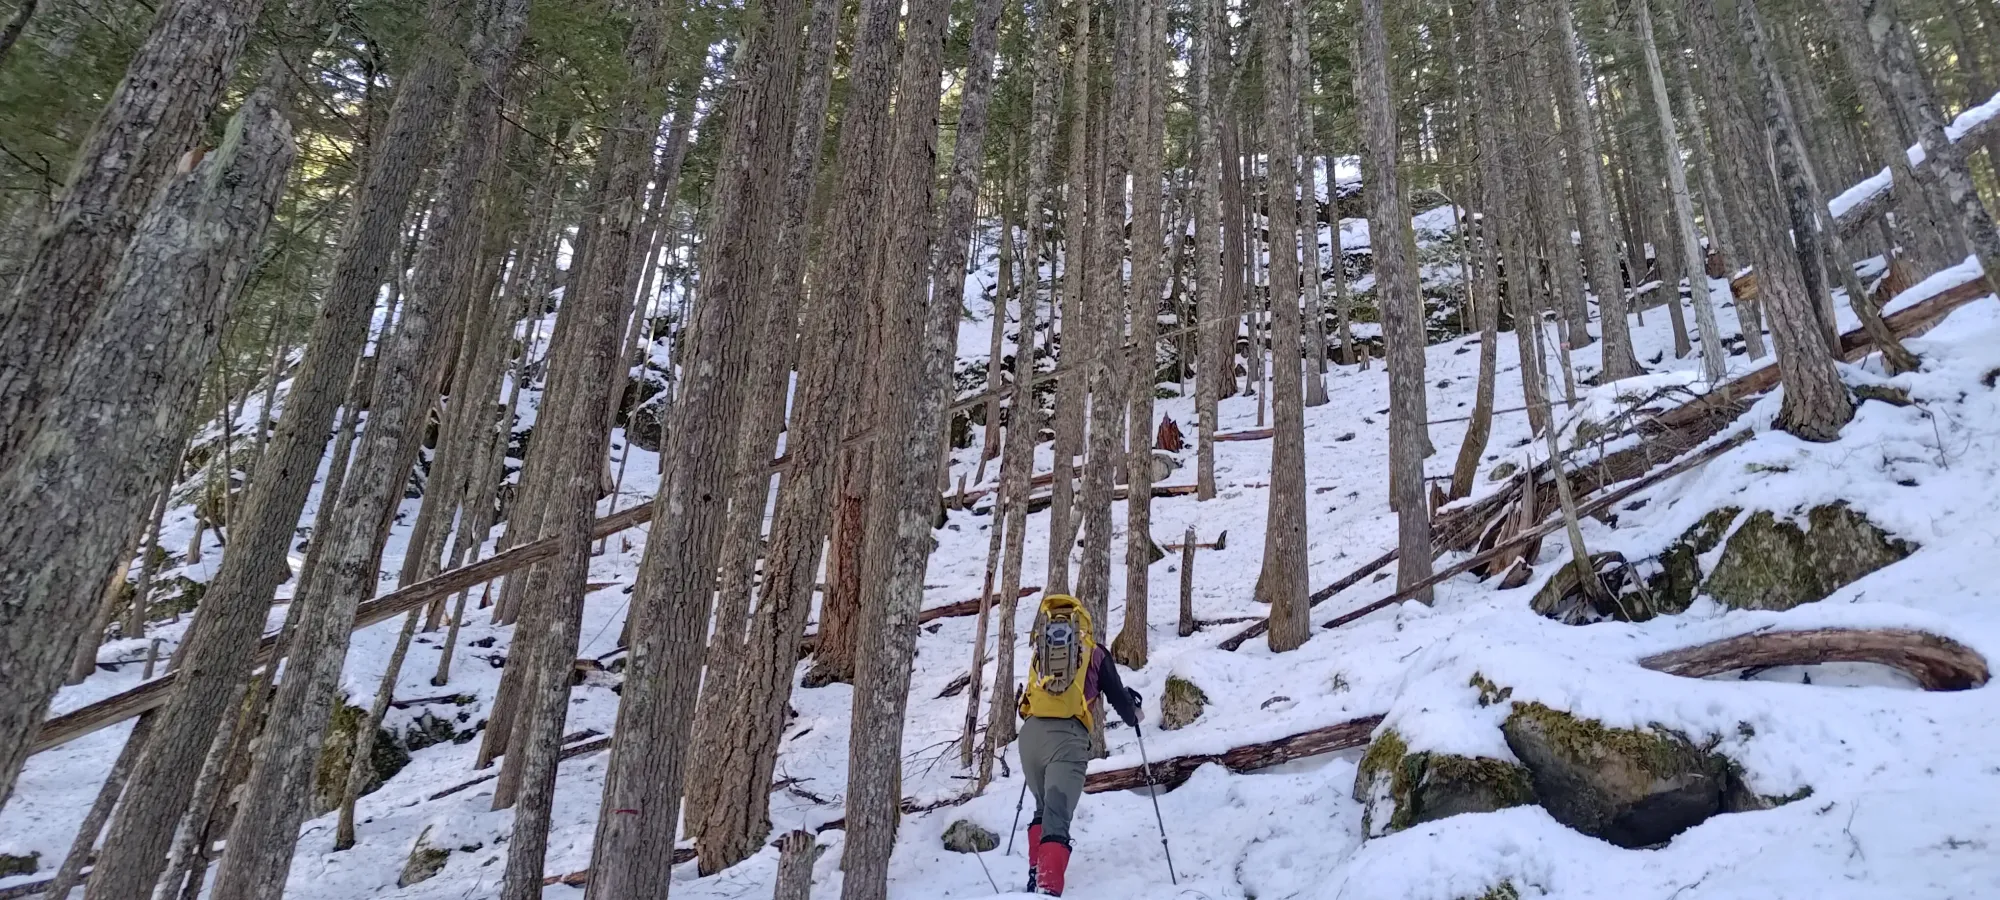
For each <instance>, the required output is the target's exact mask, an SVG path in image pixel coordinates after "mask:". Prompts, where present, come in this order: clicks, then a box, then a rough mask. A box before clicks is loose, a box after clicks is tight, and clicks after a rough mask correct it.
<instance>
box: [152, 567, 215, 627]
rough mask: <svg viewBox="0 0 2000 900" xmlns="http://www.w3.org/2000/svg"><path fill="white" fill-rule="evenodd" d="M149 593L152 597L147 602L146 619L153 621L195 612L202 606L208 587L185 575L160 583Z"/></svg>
mask: <svg viewBox="0 0 2000 900" xmlns="http://www.w3.org/2000/svg"><path fill="white" fill-rule="evenodd" d="M147 593H149V594H151V595H152V596H151V597H150V598H148V599H147V602H146V618H148V619H150V620H152V621H159V620H160V619H167V618H172V617H174V616H179V615H185V614H187V613H191V612H194V610H195V607H198V606H200V605H201V598H202V597H203V596H205V595H207V593H208V585H207V584H205V583H203V582H199V581H195V580H194V579H192V578H189V577H187V576H185V575H175V576H174V577H172V578H168V579H165V580H163V581H161V582H158V583H157V584H156V586H155V587H154V588H153V589H152V590H150V591H148V592H147Z"/></svg>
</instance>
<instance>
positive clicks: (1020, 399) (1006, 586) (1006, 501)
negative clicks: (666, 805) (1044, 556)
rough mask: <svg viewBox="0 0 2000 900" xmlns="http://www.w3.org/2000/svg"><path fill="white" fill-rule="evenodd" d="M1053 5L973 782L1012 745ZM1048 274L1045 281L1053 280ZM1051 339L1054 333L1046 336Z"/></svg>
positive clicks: (1034, 152) (1039, 78)
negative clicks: (1001, 540) (994, 626)
mask: <svg viewBox="0 0 2000 900" xmlns="http://www.w3.org/2000/svg"><path fill="white" fill-rule="evenodd" d="M1054 20H1055V4H1054V3H1053V2H1038V3H1031V4H1029V5H1028V25H1029V29H1028V30H1029V32H1030V33H1031V34H1033V35H1034V36H1035V38H1034V40H1035V43H1034V54H1033V62H1032V63H1031V69H1032V78H1033V81H1034V85H1033V88H1032V90H1031V93H1032V96H1031V98H1030V114H1031V119H1030V123H1029V131H1028V190H1027V196H1026V197H1024V198H1023V213H1024V219H1023V222H1022V225H1023V228H1022V230H1023V232H1024V233H1025V234H1026V235H1027V244H1026V246H1025V248H1024V249H1023V252H1022V254H1021V259H1022V261H1023V263H1024V265H1023V269H1022V271H1023V273H1024V275H1023V277H1022V279H1021V288H1022V290H1021V331H1020V337H1019V338H1018V339H1017V340H1016V341H1015V346H1014V401H1013V404H1012V405H1011V406H1010V407H1009V409H1008V411H1007V448H1006V451H1005V454H1004V455H1003V456H1002V457H1001V459H1000V498H999V502H1000V503H1001V504H1002V505H1004V506H1005V507H1006V511H1007V526H1006V527H1007V535H1006V543H1005V545H1004V546H1003V547H1002V549H1001V556H1000V609H999V610H998V612H996V613H995V615H996V616H997V617H998V619H999V628H998V630H997V631H996V632H995V633H994V641H993V647H994V655H993V705H992V707H991V709H990V710H989V711H988V712H987V714H986V721H987V726H986V752H985V753H984V754H983V755H982V756H981V757H980V762H979V780H980V781H981V782H982V783H984V782H988V781H990V780H991V779H992V775H993V759H994V757H997V756H1000V755H1002V752H1003V751H1004V749H1005V748H1006V746H1007V744H1008V743H1010V742H1012V741H1013V739H1014V727H1015V722H1016V712H1015V708H1014V644H1015V637H1014V635H1015V618H1016V616H1015V612H1016V604H1017V603H1018V602H1019V599H1020V595H1021V565H1022V560H1021V557H1022V551H1023V548H1024V547H1025V546H1026V543H1027V531H1028V493H1029V491H1030V484H1031V476H1032V474H1033V473H1034V469H1035V443H1036V440H1037V437H1036V435H1037V434H1038V433H1039V432H1040V430H1041V406H1040V404H1039V402H1038V401H1037V400H1036V399H1035V392H1034V390H1033V387H1032V385H1033V384H1034V376H1035V308H1036V305H1037V304H1038V302H1039V300H1038V298H1037V297H1036V291H1037V290H1038V289H1039V287H1040V285H1041V284H1042V283H1043V282H1042V277H1041V268H1042V257H1043V255H1044V254H1043V250H1044V244H1043V242H1044V240H1045V239H1046V237H1047V235H1048V222H1047V220H1046V218H1045V216H1046V215H1047V212H1046V209H1045V207H1046V201H1047V198H1048V195H1049V193H1050V186H1049V161H1050V157H1051V156H1053V155H1054V145H1055V128H1056V122H1055V118H1056V92H1057V90H1058V89H1059V85H1058V80H1059V79H1060V78H1061V76H1062V73H1061V70H1060V69H1058V68H1057V66H1058V64H1059V62H1058V61H1059V54H1058V53H1057V52H1056V42H1057V40H1058V39H1059V36H1058V34H1057V29H1056V26H1055V21H1054ZM1053 274H1054V273H1053V272H1051V275H1052V276H1053ZM1048 285H1049V305H1050V306H1051V307H1053V306H1054V305H1055V290H1056V285H1055V280H1054V278H1053V277H1051V278H1050V279H1049V281H1048ZM1050 333H1051V335H1053V334H1054V332H1053V330H1051V332H1050Z"/></svg>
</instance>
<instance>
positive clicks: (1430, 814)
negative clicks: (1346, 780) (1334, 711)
mask: <svg viewBox="0 0 2000 900" xmlns="http://www.w3.org/2000/svg"><path fill="white" fill-rule="evenodd" d="M1354 799H1355V800H1356V801H1357V802H1359V803H1360V804H1361V829H1362V833H1363V834H1364V835H1365V836H1367V837H1381V836H1383V835H1385V834H1390V833H1393V832H1397V831H1401V830H1403V829H1405V828H1408V827H1410V826H1412V825H1419V824H1422V823H1424V822H1431V821H1435V820H1437V819H1442V818H1445V817H1446V816H1455V815H1458V814H1460V813H1479V812H1493V811H1495V810H1501V809H1506V808H1508V807H1510V806H1526V805H1528V804H1531V803H1534V802H1535V795H1534V791H1533V789H1532V788H1531V787H1530V785H1529V781H1528V772H1527V770H1526V769H1524V768H1522V767H1521V766H1520V765H1519V764H1518V763H1514V762H1510V761H1508V760H1502V759H1493V758H1490V757H1483V756H1480V757H1472V756H1459V755H1456V754H1450V753H1437V752H1431V751H1417V752H1414V753H1413V752H1411V751H1410V749H1409V745H1408V744H1407V743H1406V742H1405V741H1404V740H1403V737H1402V735H1400V734H1398V733H1396V731H1395V730H1393V729H1391V730H1388V731H1384V732H1382V734H1381V735H1379V736H1377V737H1376V738H1375V740H1374V742H1373V743H1371V744H1369V745H1368V752H1367V753H1366V754H1365V755H1364V756H1362V758H1361V765H1360V767H1359V768H1358V769H1357V770H1356V771H1355V774H1354Z"/></svg>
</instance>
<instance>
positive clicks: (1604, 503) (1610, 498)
mask: <svg viewBox="0 0 2000 900" xmlns="http://www.w3.org/2000/svg"><path fill="white" fill-rule="evenodd" d="M1750 437H1751V432H1748V431H1745V432H1743V433H1741V434H1738V435H1736V436H1734V437H1731V438H1730V439H1728V440H1726V441H1723V442H1721V443H1719V444H1716V445H1715V446H1713V447H1710V448H1708V449H1707V450H1703V451H1702V452H1700V453H1697V454H1695V455H1693V456H1690V457H1688V458H1686V459H1683V460H1681V461H1680V462H1677V463H1675V464H1673V465H1671V466H1668V467H1666V468H1664V469H1661V470H1659V471H1658V472H1654V473H1653V474H1650V475H1647V476H1646V477H1644V478H1641V479H1639V480H1638V481H1635V482H1633V483H1631V484H1629V485H1626V486H1625V487H1622V488H1619V489H1618V490H1615V491H1612V492H1611V493H1609V494H1606V495H1604V496H1602V497H1599V498H1597V499H1596V500H1592V501H1590V502H1589V503H1586V504H1584V505H1583V506H1581V507H1578V508H1577V511H1576V514H1577V517H1578V518H1583V517H1588V516H1594V515H1597V514H1598V513H1600V512H1603V511H1605V510H1607V509H1610V508H1611V507H1612V506H1614V505H1616V504H1617V503H1618V502H1619V501H1622V500H1624V499H1625V498H1627V497H1630V496H1632V495H1633V494H1636V493H1638V492H1640V491H1643V490H1645V489H1647V488H1649V487H1652V486H1653V485H1655V484H1658V483H1660V482H1662V481H1665V480H1666V479H1668V478H1672V477H1674V476H1675V475H1679V474H1681V473H1683V472H1686V471H1687V470H1689V469H1692V468H1694V467H1696V466H1699V465H1702V464H1703V463H1706V462H1708V461H1709V460H1712V459H1714V458H1716V457H1718V456H1721V455H1722V454H1724V453H1727V452H1729V451H1730V450H1733V449H1735V448H1736V447H1738V446H1740V445H1742V444H1743V443H1744V442H1745V441H1748V440H1749V439H1750ZM1561 527H1563V518H1562V517H1561V516H1557V517H1556V518H1554V519H1552V520H1549V521H1547V522H1543V523H1542V524H1540V525H1537V526H1535V527H1534V528H1533V529H1532V530H1529V531H1527V532H1524V533H1522V534H1519V535H1515V536H1514V537H1513V538H1511V539H1509V540H1506V541H1503V542H1501V543H1499V544H1496V545H1495V546H1494V547H1493V549H1491V550H1488V551H1486V552H1485V553H1481V554H1478V555H1476V556H1473V557H1472V558H1471V559H1467V560H1465V561H1463V562H1460V563H1457V564H1455V565H1452V566H1450V567H1448V568H1446V569H1445V570H1444V571H1442V572H1438V573H1437V574H1435V575H1432V576H1431V577H1429V578H1426V579H1424V580H1422V581H1419V582H1417V583H1416V584H1413V585H1410V586H1409V587H1406V588H1403V589H1402V590H1400V591H1397V592H1395V593H1393V594H1390V595H1389V596H1387V597H1384V598H1382V599H1380V600H1377V601H1375V602H1374V603H1370V604H1368V605H1366V606H1363V607H1361V608H1360V609H1356V610H1353V611H1351V612H1348V613H1344V614H1342V615H1341V616H1340V617H1338V618H1336V619H1334V620H1333V621H1331V622H1328V623H1326V624H1325V625H1321V626H1320V627H1321V628H1339V627H1340V626H1342V625H1345V624H1347V623H1349V622H1352V621H1354V620H1356V619H1359V618H1361V617H1362V616H1365V615H1368V614H1369V613H1372V612H1375V611H1376V610H1379V609H1382V608H1384V607H1388V606H1393V605H1395V604H1398V603H1401V602H1403V601H1404V600H1408V599H1410V598H1411V597H1413V596H1415V595H1416V593H1417V592H1418V591H1421V590H1423V589H1424V588H1427V587H1432V586H1435V585H1437V584H1439V583H1441V582H1444V581H1448V580H1450V579H1452V578H1456V577H1458V576H1460V575H1463V574H1465V573H1467V572H1470V571H1472V570H1473V569H1477V568H1479V567H1481V566H1484V565H1486V564H1488V563H1491V562H1493V561H1494V560H1496V559H1499V558H1500V557H1502V556H1504V555H1506V554H1507V553H1508V552H1510V551H1512V550H1514V549H1516V548H1518V547H1519V546H1521V545H1522V544H1525V543H1528V542H1530V541H1534V540H1538V539H1540V538H1543V537H1547V536H1548V535H1550V534H1553V533H1555V531H1556V530H1557V529H1559V528H1561Z"/></svg>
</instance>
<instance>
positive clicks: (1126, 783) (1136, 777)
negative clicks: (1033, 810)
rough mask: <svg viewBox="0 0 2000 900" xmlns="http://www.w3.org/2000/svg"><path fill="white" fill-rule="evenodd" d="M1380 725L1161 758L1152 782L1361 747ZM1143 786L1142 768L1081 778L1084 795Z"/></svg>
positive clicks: (1366, 722) (1376, 721)
mask: <svg viewBox="0 0 2000 900" xmlns="http://www.w3.org/2000/svg"><path fill="white" fill-rule="evenodd" d="M1380 724H1382V717H1381V716H1363V717H1361V718H1359V719H1350V720H1348V721H1346V722H1342V723H1340V724H1338V725H1328V726H1326V727H1324V728H1315V729H1313V730H1311V731H1302V732H1300V733H1298V734H1294V735H1289V736H1287V737H1281V738H1278V739H1277V740H1272V741H1263V742H1260V743H1255V744H1246V745H1244V746H1241V747H1237V748H1234V749H1232V750H1227V751H1224V752H1222V753H1199V754H1195V755H1193V756H1176V757H1173V758H1171V759H1163V760H1160V761H1158V762H1155V763H1153V783H1154V784H1156V785H1159V786H1161V787H1174V786H1177V785H1179V784H1180V783H1181V782H1183V781H1186V780H1188V777H1189V776H1191V775H1193V774H1194V772H1195V770H1196V769H1199V768H1201V767H1202V766H1205V765H1208V764H1209V763H1221V764H1222V765H1223V766H1225V767H1227V768H1228V769H1229V771H1231V772H1252V771H1255V770H1257V769H1262V768H1266V767H1269V766H1275V765H1278V764H1280V763H1288V762H1291V761H1292V760H1295V759H1304V758H1306V757H1308V756H1318V755H1320V754H1322V753H1334V752H1337V751H1341V750H1352V749H1354V748H1356V747H1361V746H1365V745H1366V744H1367V743H1368V736H1369V735H1370V734H1373V733H1374V732H1375V726H1377V725H1380ZM1145 786H1146V770H1145V767H1144V766H1132V767H1130V768H1125V769H1110V770H1107V771H1102V772H1092V773H1090V774H1089V775H1088V776H1086V777H1085V778H1084V779H1083V792H1084V793H1086V794H1095V793H1099V792H1101V791H1123V790H1130V789H1132V788H1140V787H1145Z"/></svg>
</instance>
